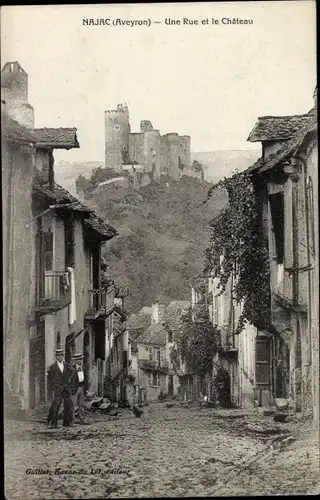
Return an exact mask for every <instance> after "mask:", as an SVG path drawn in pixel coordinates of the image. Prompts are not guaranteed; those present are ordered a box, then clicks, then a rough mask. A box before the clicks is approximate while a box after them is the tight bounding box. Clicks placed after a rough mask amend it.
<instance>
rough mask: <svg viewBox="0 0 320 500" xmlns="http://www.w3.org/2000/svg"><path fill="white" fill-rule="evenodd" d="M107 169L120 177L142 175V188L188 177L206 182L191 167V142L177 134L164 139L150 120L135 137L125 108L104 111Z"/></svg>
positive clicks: (196, 166)
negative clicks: (165, 177)
mask: <svg viewBox="0 0 320 500" xmlns="http://www.w3.org/2000/svg"><path fill="white" fill-rule="evenodd" d="M105 167H106V168H107V169H111V170H113V171H114V172H116V173H119V174H120V175H121V174H122V173H124V172H127V174H131V175H132V176H133V177H135V178H136V177H137V175H139V185H146V184H149V183H150V182H153V181H156V180H159V179H160V176H161V175H164V176H168V177H171V178H172V179H175V180H177V179H179V178H180V177H181V176H182V175H188V176H192V177H196V178H198V179H199V180H200V181H201V182H202V181H203V170H202V168H201V166H200V165H199V164H198V163H197V162H194V163H193V164H191V138H190V136H188V135H182V136H179V135H178V134H177V133H170V134H166V135H161V134H160V132H159V130H156V129H154V128H153V126H152V123H151V122H150V121H149V120H142V121H141V123H140V132H138V133H132V132H131V127H130V119H129V110H128V106H127V105H126V104H118V105H117V109H115V110H107V111H105Z"/></svg>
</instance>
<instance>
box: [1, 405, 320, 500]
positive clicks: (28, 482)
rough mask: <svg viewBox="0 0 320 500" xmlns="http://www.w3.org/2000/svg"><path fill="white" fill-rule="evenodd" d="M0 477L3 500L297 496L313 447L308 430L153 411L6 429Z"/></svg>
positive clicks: (239, 415)
mask: <svg viewBox="0 0 320 500" xmlns="http://www.w3.org/2000/svg"><path fill="white" fill-rule="evenodd" d="M297 429H299V436H298V435H297ZM280 432H281V437H282V438H287V439H286V442H287V443H288V446H287V447H284V446H281V443H280V441H279V434H280ZM295 433H296V435H295ZM289 435H291V436H293V438H295V440H294V439H293V438H292V439H291V440H290V439H288V436H289ZM272 441H273V445H272ZM37 469H38V471H37V473H35V472H36V470H37ZM57 469H60V471H59V473H58V472H57ZM115 469H119V470H118V471H117V473H115V472H116V471H115ZM39 472H40V473H39ZM5 477H6V485H5V492H6V498H7V499H8V500H13V499H20V498H21V499H23V500H31V499H39V500H47V499H55V498H79V499H82V498H106V497H155V496H167V497H170V496H171V497H172V496H175V497H186V496H193V497H194V496H201V495H207V496H208V495H214V496H228V495H231V496H244V495H281V494H284V495H289V494H295V495H297V494H307V493H308V492H310V490H312V489H314V488H316V486H317V481H318V478H319V446H318V442H317V440H316V436H313V437H312V436H311V435H310V431H309V428H308V426H307V424H306V425H305V426H304V424H303V423H300V424H299V425H298V426H297V424H290V423H287V424H275V423H274V422H273V420H272V417H262V416H260V415H258V412H256V411H252V412H251V414H248V413H245V412H242V411H241V410H228V411H227V410H211V409H200V408H182V407H173V408H167V407H166V405H165V404H162V405H160V404H155V405H150V406H149V407H147V408H145V411H144V414H143V416H142V418H141V419H137V418H134V416H133V415H132V413H131V412H130V411H129V410H122V411H121V415H120V416H118V417H113V418H112V417H107V416H105V417H101V418H100V421H95V422H94V423H92V425H90V426H78V425H77V426H75V427H73V428H70V429H63V428H62V427H60V428H58V429H56V430H51V429H47V428H46V426H45V424H44V423H41V422H13V421H7V422H5Z"/></svg>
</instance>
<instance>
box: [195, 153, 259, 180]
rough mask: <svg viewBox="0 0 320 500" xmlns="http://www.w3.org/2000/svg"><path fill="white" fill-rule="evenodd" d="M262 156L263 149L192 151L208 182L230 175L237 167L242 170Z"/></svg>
mask: <svg viewBox="0 0 320 500" xmlns="http://www.w3.org/2000/svg"><path fill="white" fill-rule="evenodd" d="M260 156H261V150H260V149H258V150H234V151H233V150H225V151H205V152H202V153H192V154H191V157H192V161H193V160H196V161H198V162H199V163H201V164H202V166H203V169H204V177H205V179H206V181H208V182H218V181H219V180H220V179H222V178H223V177H228V176H230V175H231V174H232V173H233V172H234V171H235V170H236V169H237V170H238V171H239V172H241V171H242V170H245V169H246V168H248V167H249V166H250V165H252V164H253V163H254V162H255V161H257V159H258V158H260Z"/></svg>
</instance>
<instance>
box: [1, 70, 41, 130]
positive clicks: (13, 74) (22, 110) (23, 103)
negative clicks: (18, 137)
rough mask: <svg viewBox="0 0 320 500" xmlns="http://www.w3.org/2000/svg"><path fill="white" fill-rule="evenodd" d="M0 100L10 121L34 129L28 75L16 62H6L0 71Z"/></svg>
mask: <svg viewBox="0 0 320 500" xmlns="http://www.w3.org/2000/svg"><path fill="white" fill-rule="evenodd" d="M1 100H3V101H5V107H6V111H7V113H8V115H9V116H11V118H12V119H14V120H16V121H17V122H19V123H21V125H24V126H25V127H29V128H33V127H34V109H33V107H32V106H31V105H30V104H29V102H28V75H27V73H26V72H25V71H24V69H22V67H21V66H20V64H19V63H18V61H14V62H7V63H6V64H5V65H4V66H3V68H2V71H1Z"/></svg>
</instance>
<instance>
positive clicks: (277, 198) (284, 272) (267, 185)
mask: <svg viewBox="0 0 320 500" xmlns="http://www.w3.org/2000/svg"><path fill="white" fill-rule="evenodd" d="M248 140H249V141H251V142H256V141H258V142H261V144H262V157H261V158H260V159H259V160H258V161H257V162H256V163H255V164H254V165H252V166H251V167H250V168H249V169H248V171H247V172H248V173H250V175H251V178H252V182H253V185H254V188H255V191H256V194H257V196H258V197H259V199H260V200H261V202H262V221H261V222H262V225H263V228H264V232H265V236H266V240H267V241H268V243H269V261H270V288H271V325H272V328H271V329H272V331H266V332H261V335H260V340H261V342H260V351H259V356H260V357H261V359H260V362H261V370H260V373H259V378H258V380H256V387H257V388H258V389H260V393H261V395H263V394H264V395H265V397H266V398H269V399H271V401H272V399H273V398H274V397H278V398H286V399H288V400H289V401H291V402H292V404H293V406H294V408H295V409H296V411H302V412H303V413H305V414H311V413H313V415H314V419H315V421H317V422H319V227H318V162H317V157H318V154H317V152H318V145H317V91H315V93H314V107H313V109H311V111H310V112H308V113H306V114H303V115H294V116H264V117H260V118H259V119H258V121H257V123H256V124H255V126H254V128H253V130H252V132H251V133H250V135H249V138H248Z"/></svg>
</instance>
